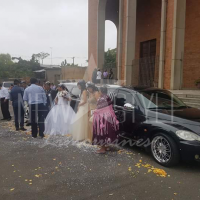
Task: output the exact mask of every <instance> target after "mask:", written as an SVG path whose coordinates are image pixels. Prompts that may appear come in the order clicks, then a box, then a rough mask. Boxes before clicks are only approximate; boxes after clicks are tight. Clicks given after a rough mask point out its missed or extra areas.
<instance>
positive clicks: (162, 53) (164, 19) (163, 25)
mask: <svg viewBox="0 0 200 200" xmlns="http://www.w3.org/2000/svg"><path fill="white" fill-rule="evenodd" d="M166 22H167V0H162V11H161V33H160V58H159V79H158V87H159V88H162V89H163V87H164V66H165V47H166V25H167V23H166Z"/></svg>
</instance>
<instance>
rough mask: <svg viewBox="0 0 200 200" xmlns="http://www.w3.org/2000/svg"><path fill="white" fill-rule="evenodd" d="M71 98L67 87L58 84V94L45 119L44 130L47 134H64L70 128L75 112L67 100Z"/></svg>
mask: <svg viewBox="0 0 200 200" xmlns="http://www.w3.org/2000/svg"><path fill="white" fill-rule="evenodd" d="M70 100H71V98H70V95H69V93H68V90H67V88H66V87H65V86H64V85H62V84H61V85H59V86H58V94H57V96H56V98H55V105H54V107H53V108H52V109H51V111H50V112H49V114H48V115H47V118H46V120H45V131H44V134H47V135H66V134H68V133H69V131H70V129H71V123H72V120H73V118H74V116H75V113H74V111H73V109H72V108H71V106H70V105H69V104H68V102H69V101H70Z"/></svg>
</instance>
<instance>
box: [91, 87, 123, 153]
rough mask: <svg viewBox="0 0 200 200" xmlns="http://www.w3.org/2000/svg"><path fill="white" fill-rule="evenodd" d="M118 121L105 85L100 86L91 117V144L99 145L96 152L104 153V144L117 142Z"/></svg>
mask: <svg viewBox="0 0 200 200" xmlns="http://www.w3.org/2000/svg"><path fill="white" fill-rule="evenodd" d="M118 134H119V121H118V120H117V117H116V115H115V112H114V110H113V106H112V101H111V99H110V97H109V96H108V95H107V87H105V86H104V87H101V88H100V98H99V99H98V102H97V109H96V110H95V112H94V119H93V144H94V145H100V146H101V149H100V150H98V151H97V153H98V154H104V153H106V145H109V144H112V143H117V142H118Z"/></svg>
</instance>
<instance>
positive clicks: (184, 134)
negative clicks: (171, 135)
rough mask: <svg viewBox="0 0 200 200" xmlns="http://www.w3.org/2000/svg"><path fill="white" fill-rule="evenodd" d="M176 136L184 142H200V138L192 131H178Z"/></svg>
mask: <svg viewBox="0 0 200 200" xmlns="http://www.w3.org/2000/svg"><path fill="white" fill-rule="evenodd" d="M176 135H177V136H178V137H180V138H181V139H183V140H187V141H200V136H198V135H197V134H195V133H192V132H190V131H184V130H179V131H176Z"/></svg>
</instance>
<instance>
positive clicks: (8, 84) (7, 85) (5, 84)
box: [3, 83, 12, 88]
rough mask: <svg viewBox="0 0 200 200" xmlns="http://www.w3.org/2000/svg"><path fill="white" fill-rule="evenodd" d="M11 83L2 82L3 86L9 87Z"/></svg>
mask: <svg viewBox="0 0 200 200" xmlns="http://www.w3.org/2000/svg"><path fill="white" fill-rule="evenodd" d="M11 84H12V83H4V84H3V86H4V87H6V88H9V87H10V86H11Z"/></svg>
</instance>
